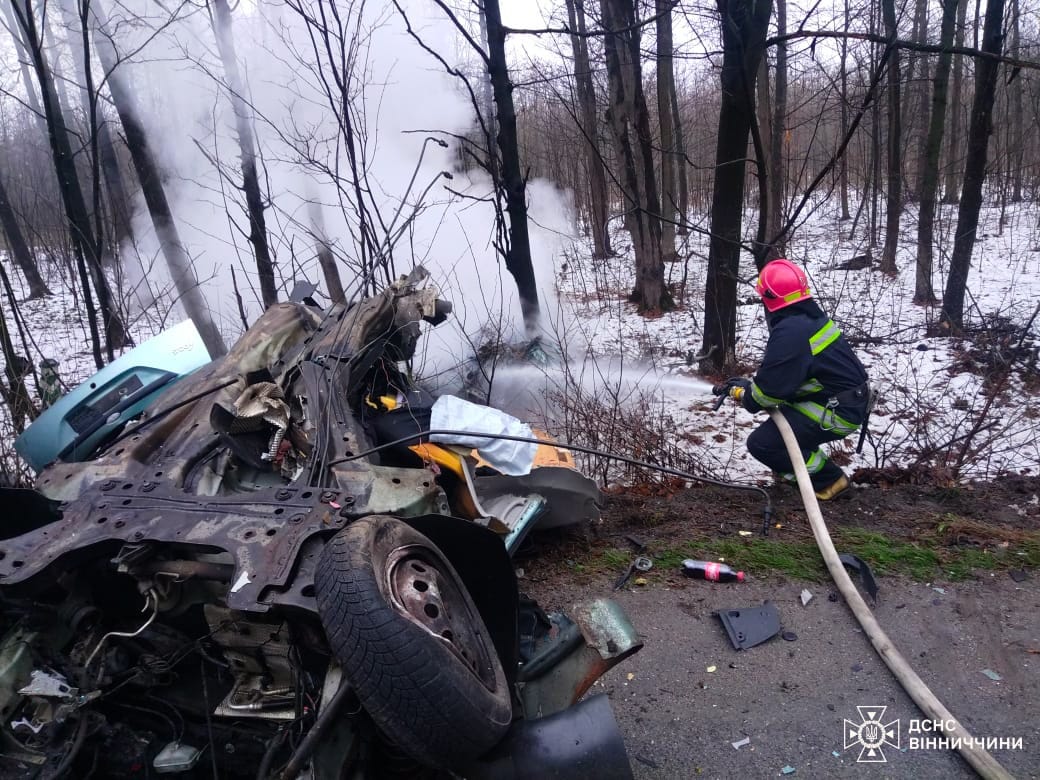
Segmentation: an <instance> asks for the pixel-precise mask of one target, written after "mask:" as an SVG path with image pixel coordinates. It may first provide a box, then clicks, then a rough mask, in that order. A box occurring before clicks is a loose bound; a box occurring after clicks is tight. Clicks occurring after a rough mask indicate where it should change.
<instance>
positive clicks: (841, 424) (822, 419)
mask: <svg viewBox="0 0 1040 780" xmlns="http://www.w3.org/2000/svg"><path fill="white" fill-rule="evenodd" d="M791 408H792V409H797V410H798V411H799V412H801V413H802V414H804V415H805V416H806V417H808V418H809V419H810V420H812V421H813V422H815V423H816V424H817V425H819V426H820V428H821V429H822V430H825V431H833V432H834V433H837V434H841V435H842V436H848V435H849V434H850V433H852V432H853V431H855V430H856V429H857V428H859V426H858V425H856V424H855V423H850V422H849V421H848V420H846V419H844V418H842V417H839V416H838V415H837V414H835V412H834V410H833V409H828V408H827V407H825V406H823V405H821V404H818V403H816V402H815V401H795V402H794V403H792V404H791Z"/></svg>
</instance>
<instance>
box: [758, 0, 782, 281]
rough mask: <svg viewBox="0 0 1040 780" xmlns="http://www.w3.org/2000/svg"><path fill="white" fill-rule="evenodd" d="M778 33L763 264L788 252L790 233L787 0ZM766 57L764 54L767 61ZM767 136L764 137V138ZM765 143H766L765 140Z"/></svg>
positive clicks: (778, 6) (760, 260)
mask: <svg viewBox="0 0 1040 780" xmlns="http://www.w3.org/2000/svg"><path fill="white" fill-rule="evenodd" d="M775 2H776V26H777V37H778V38H779V39H780V40H779V41H778V42H777V44H776V48H775V56H776V65H775V67H774V77H773V104H772V106H771V107H768V106H767V112H768V114H769V124H768V133H764V134H763V135H765V136H766V137H767V138H768V144H767V145H766V147H767V149H768V152H767V154H766V159H767V161H768V164H767V170H768V173H767V176H766V190H767V193H768V194H767V197H766V204H767V205H766V212H765V224H764V230H763V231H762V238H761V239H760V244H761V246H760V247H759V249H758V250H757V251H756V258H755V259H756V261H757V262H758V263H759V264H760V265H762V264H764V263H766V262H768V261H769V260H773V259H776V258H778V257H782V256H783V255H784V254H785V248H784V247H785V245H786V243H787V236H786V233H784V232H783V231H782V230H781V226H782V225H783V223H784V216H783V212H784V184H785V181H784V180H785V159H784V135H785V131H786V128H787V42H786V41H785V40H783V36H784V35H785V34H786V33H787V0H775ZM765 59H766V58H765V57H763V58H762V60H763V62H764V61H765ZM764 140H765V139H763V141H764ZM764 145H765V144H764Z"/></svg>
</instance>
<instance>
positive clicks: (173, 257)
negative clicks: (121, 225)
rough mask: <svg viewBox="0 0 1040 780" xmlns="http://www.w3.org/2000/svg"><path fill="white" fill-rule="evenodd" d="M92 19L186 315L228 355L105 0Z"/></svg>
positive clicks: (212, 347) (216, 350)
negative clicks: (177, 218) (122, 61)
mask: <svg viewBox="0 0 1040 780" xmlns="http://www.w3.org/2000/svg"><path fill="white" fill-rule="evenodd" d="M90 14H91V20H92V22H93V32H94V46H95V48H96V50H97V54H98V60H99V61H100V62H101V67H102V70H103V71H104V73H105V78H106V81H107V83H108V89H109V92H110V93H111V95H112V103H113V105H115V108H116V113H118V114H119V121H120V122H121V123H122V125H123V132H124V133H125V134H126V146H127V149H128V150H129V151H130V159H131V160H132V161H133V165H134V170H135V171H136V173H137V178H138V181H139V182H140V184H141V194H142V195H143V196H144V201H145V204H146V206H147V207H148V214H149V215H150V216H151V218H152V227H153V228H154V229H155V235H156V238H157V239H158V240H159V246H160V248H161V249H162V253H163V257H164V258H165V259H166V265H167V267H168V268H169V270H170V276H171V278H172V280H173V283H174V285H175V286H176V288H177V293H178V295H179V296H180V302H181V305H182V306H183V307H184V312H185V314H187V315H188V317H190V318H191V320H192V322H194V323H195V327H196V328H197V329H198V331H199V335H200V336H201V337H202V341H203V343H204V344H205V345H206V349H207V350H208V351H209V354H210V356H211V357H213V358H217V357H220V356H221V355H223V354H224V353H225V352H227V348H226V347H225V346H224V339H223V338H222V337H221V335H220V331H219V330H217V326H216V324H214V322H213V317H212V316H211V314H210V310H209V307H208V306H207V304H206V300H205V298H203V296H202V292H201V291H200V290H199V280H198V278H197V277H196V275H195V268H194V266H193V265H192V262H191V259H190V258H189V257H188V253H187V252H186V251H185V249H184V244H182V243H181V238H180V234H179V233H178V231H177V224H176V222H175V221H174V219H173V212H172V211H171V210H170V204H169V201H168V200H167V199H166V189H165V188H164V186H163V181H162V173H161V171H160V169H159V165H158V163H157V162H156V160H155V156H154V154H153V153H152V149H151V145H150V144H149V142H148V134H147V133H146V132H145V129H144V125H142V124H141V120H140V113H139V109H138V107H137V105H136V100H135V99H134V94H133V91H132V90H131V89H130V85H129V84H127V82H126V78H125V73H124V71H123V70H122V69H120V68H119V67H118V65H119V53H118V51H117V50H116V46H115V43H114V41H113V40H112V37H111V36H110V35H109V32H108V17H107V14H106V13H105V9H104V8H103V7H102V5H101V0H90Z"/></svg>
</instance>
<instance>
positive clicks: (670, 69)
mask: <svg viewBox="0 0 1040 780" xmlns="http://www.w3.org/2000/svg"><path fill="white" fill-rule="evenodd" d="M672 6H673V0H656V5H655V8H656V11H657V122H658V126H659V127H660V130H661V217H662V219H661V256H662V257H663V259H664V260H666V261H673V260H675V259H676V258H677V255H676V252H675V217H676V201H677V196H678V190H677V185H678V178H679V167H678V165H677V162H679V158H677V157H676V154H675V149H676V142H675V131H676V128H675V116H674V114H673V113H672V103H673V102H674V101H675V67H674V64H673V62H672V60H673V57H672V53H673V49H674V46H673V43H672ZM684 218H685V217H684Z"/></svg>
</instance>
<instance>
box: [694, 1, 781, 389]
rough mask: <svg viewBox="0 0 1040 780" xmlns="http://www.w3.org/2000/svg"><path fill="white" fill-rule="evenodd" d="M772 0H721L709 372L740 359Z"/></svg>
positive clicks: (706, 345) (707, 316) (708, 290)
mask: <svg viewBox="0 0 1040 780" xmlns="http://www.w3.org/2000/svg"><path fill="white" fill-rule="evenodd" d="M770 6H771V3H770V2H769V0H718V9H719V16H720V20H719V21H720V25H721V27H722V71H721V74H720V79H721V83H722V97H721V103H720V106H719V130H718V137H717V139H716V151H715V188H714V190H713V192H712V199H711V243H710V245H709V248H708V271H707V276H708V278H707V283H706V285H705V288H704V336H703V341H702V344H701V353H702V354H704V355H706V356H707V357H706V359H705V361H704V366H703V367H704V368H706V369H715V370H718V369H721V368H723V367H724V366H726V365H730V364H732V363H733V360H734V354H735V353H734V346H735V342H736V305H737V280H738V278H739V275H740V272H739V266H740V248H741V225H742V219H741V214H742V212H743V204H744V170H745V166H746V159H747V146H748V134H749V133H750V132H751V124H752V122H753V121H754V116H755V105H754V103H755V99H754V88H755V74H756V73H757V72H758V63H759V60H760V59H761V57H762V52H763V45H764V42H765V37H766V32H767V30H768V28H769V14H770V10H771V8H770Z"/></svg>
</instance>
